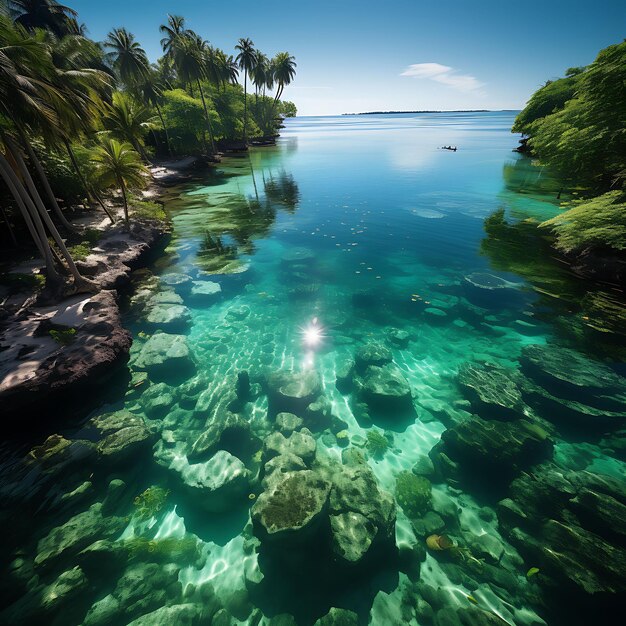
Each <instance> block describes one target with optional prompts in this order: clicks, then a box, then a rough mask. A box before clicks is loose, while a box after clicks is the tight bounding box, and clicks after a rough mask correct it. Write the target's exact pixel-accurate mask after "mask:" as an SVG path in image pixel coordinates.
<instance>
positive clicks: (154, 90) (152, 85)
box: [137, 69, 172, 156]
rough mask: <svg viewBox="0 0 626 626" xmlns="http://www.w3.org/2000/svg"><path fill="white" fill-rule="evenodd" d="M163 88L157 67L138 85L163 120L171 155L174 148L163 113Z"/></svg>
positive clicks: (143, 96) (139, 90)
mask: <svg viewBox="0 0 626 626" xmlns="http://www.w3.org/2000/svg"><path fill="white" fill-rule="evenodd" d="M163 90H164V84H163V82H162V81H161V79H160V77H159V74H158V71H157V70H156V69H151V71H150V75H149V76H148V77H147V78H146V80H145V81H144V82H143V83H142V84H141V85H139V86H138V88H137V91H138V92H139V94H140V95H141V97H142V98H143V100H144V101H145V102H148V103H149V104H151V105H152V106H153V107H154V108H155V110H156V112H157V115H158V116H159V119H160V120H161V126H162V127H163V132H164V133H165V143H166V146H167V151H168V153H169V155H170V156H172V148H171V147H170V137H169V133H168V131H167V126H166V124H165V118H164V117H163V113H162V112H161V103H162V101H163Z"/></svg>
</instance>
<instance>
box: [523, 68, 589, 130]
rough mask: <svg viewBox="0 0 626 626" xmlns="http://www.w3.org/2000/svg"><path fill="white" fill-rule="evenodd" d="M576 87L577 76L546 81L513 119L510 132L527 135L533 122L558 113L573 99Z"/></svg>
mask: <svg viewBox="0 0 626 626" xmlns="http://www.w3.org/2000/svg"><path fill="white" fill-rule="evenodd" d="M577 85H578V77H577V76H571V77H569V78H559V79H558V80H554V81H548V82H547V83H546V84H545V85H544V86H543V87H541V88H539V89H538V90H537V91H535V93H534V94H533V95H532V96H531V98H530V100H529V101H528V103H527V104H526V106H525V107H524V109H523V110H522V111H521V112H520V113H519V114H518V116H517V117H516V118H515V123H514V124H513V128H512V129H511V131H512V132H514V133H523V134H524V135H529V134H530V133H531V131H532V124H533V123H534V122H536V121H537V120H539V119H541V118H544V117H546V115H550V114H551V113H555V112H556V111H560V110H561V109H562V108H563V107H564V106H565V104H566V103H567V101H568V100H571V99H572V98H573V97H574V94H575V93H576V87H577Z"/></svg>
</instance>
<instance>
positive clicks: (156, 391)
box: [140, 383, 175, 419]
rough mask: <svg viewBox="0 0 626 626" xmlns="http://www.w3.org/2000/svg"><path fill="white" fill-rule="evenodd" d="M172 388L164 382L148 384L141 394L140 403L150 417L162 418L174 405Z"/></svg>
mask: <svg viewBox="0 0 626 626" xmlns="http://www.w3.org/2000/svg"><path fill="white" fill-rule="evenodd" d="M174 402H175V401H174V394H173V389H172V387H170V386H169V385H166V384H165V383H156V384H154V385H150V387H148V389H146V390H145V391H144V392H143V394H141V399H140V403H141V406H142V407H143V410H144V413H145V414H146V415H147V416H148V417H149V418H150V419H162V418H163V417H165V416H166V415H167V413H168V412H169V410H170V409H171V408H172V406H173V405H174Z"/></svg>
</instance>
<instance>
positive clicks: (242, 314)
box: [226, 304, 250, 321]
mask: <svg viewBox="0 0 626 626" xmlns="http://www.w3.org/2000/svg"><path fill="white" fill-rule="evenodd" d="M248 315H250V307H249V306H248V305H246V304H242V305H241V306H231V307H230V309H228V311H227V312H226V319H227V320H230V321H241V320H245V319H246V317H248Z"/></svg>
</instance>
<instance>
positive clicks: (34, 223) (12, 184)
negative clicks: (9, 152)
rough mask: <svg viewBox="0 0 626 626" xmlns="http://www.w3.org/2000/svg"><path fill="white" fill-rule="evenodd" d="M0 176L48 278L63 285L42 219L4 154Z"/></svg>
mask: <svg viewBox="0 0 626 626" xmlns="http://www.w3.org/2000/svg"><path fill="white" fill-rule="evenodd" d="M0 175H2V178H3V179H4V181H5V182H6V184H7V186H8V187H9V191H10V192H11V195H12V196H13V198H15V201H16V203H17V206H18V208H19V210H20V213H21V214H22V217H23V218H24V221H25V222H26V226H27V228H28V231H29V232H30V235H31V237H32V238H33V241H34V242H35V245H36V246H37V249H38V250H39V253H40V254H41V256H42V257H43V259H44V261H45V263H46V274H47V276H48V278H49V279H50V280H52V281H54V282H55V283H61V282H62V279H61V276H60V275H59V273H58V272H57V270H56V267H55V265H54V257H53V255H52V249H51V247H50V244H49V243H48V239H47V237H46V233H45V230H44V228H43V224H42V223H41V220H40V219H37V218H38V215H37V209H36V208H35V206H34V204H33V201H32V199H31V198H30V196H29V195H28V192H27V191H26V189H24V186H23V185H22V183H21V181H20V180H19V178H18V177H17V175H16V174H15V172H14V170H13V168H12V167H11V165H10V164H9V162H8V161H7V160H6V158H5V157H4V156H3V155H2V154H0Z"/></svg>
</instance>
